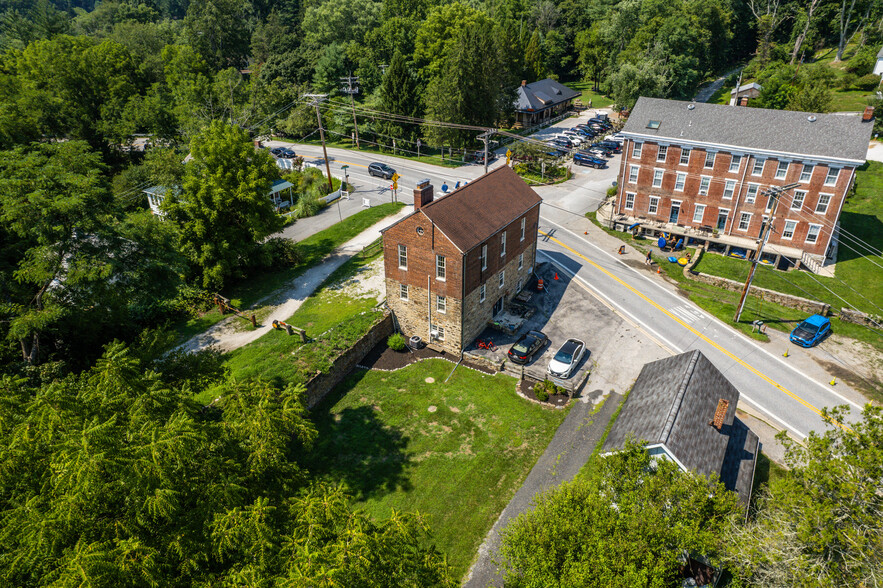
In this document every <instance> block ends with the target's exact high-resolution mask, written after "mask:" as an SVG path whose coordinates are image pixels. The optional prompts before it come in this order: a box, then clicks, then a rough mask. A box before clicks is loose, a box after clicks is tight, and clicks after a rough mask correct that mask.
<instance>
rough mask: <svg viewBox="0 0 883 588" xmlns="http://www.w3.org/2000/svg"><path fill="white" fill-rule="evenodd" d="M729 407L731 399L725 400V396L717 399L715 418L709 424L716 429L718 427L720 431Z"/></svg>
mask: <svg viewBox="0 0 883 588" xmlns="http://www.w3.org/2000/svg"><path fill="white" fill-rule="evenodd" d="M729 407H730V401H729V400H725V399H723V398H721V399H720V400H718V401H717V410H715V411H714V419H712V421H711V422H710V423H708V424H709V425H711V426H712V427H714V428H715V429H717V430H718V431H720V430H721V427H723V426H724V419H726V418H727V409H728V408H729Z"/></svg>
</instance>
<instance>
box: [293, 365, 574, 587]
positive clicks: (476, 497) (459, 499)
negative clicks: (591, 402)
mask: <svg viewBox="0 0 883 588" xmlns="http://www.w3.org/2000/svg"><path fill="white" fill-rule="evenodd" d="M453 367H454V366H453V364H451V363H449V362H447V361H444V360H439V359H433V360H427V361H423V362H419V363H417V364H412V365H410V366H408V367H406V368H404V369H401V370H398V371H395V372H380V371H365V370H357V371H356V372H354V373H353V374H351V375H350V376H349V377H348V379H347V380H346V381H345V382H344V383H343V384H342V385H341V386H339V387H338V389H337V390H336V391H335V393H334V394H332V396H331V397H330V398H329V400H328V401H326V403H325V404H323V405H322V406H320V407H319V408H318V409H317V410H316V411H314V415H315V422H316V425H317V428H318V430H319V437H318V441H317V444H316V447H315V450H314V452H313V456H314V458H313V460H312V462H311V463H308V464H307V468H308V469H309V471H310V472H312V473H314V474H318V475H320V476H323V477H325V478H327V479H329V480H331V481H335V482H338V481H339V482H343V483H344V484H345V485H346V486H347V487H348V488H349V490H350V491H351V492H352V493H353V494H354V495H355V496H356V497H357V501H358V502H359V504H360V506H363V507H364V508H365V509H366V510H367V511H368V513H369V514H371V515H373V516H377V517H387V516H389V514H390V512H391V511H392V510H393V509H396V510H408V511H419V512H422V513H425V514H426V515H427V517H428V522H429V523H430V525H431V526H432V530H433V537H434V539H435V541H436V542H437V545H438V547H439V548H440V549H441V550H442V551H443V552H444V553H445V554H446V555H447V556H448V561H449V562H450V564H451V565H452V566H453V569H454V573H455V574H456V575H457V576H458V577H459V576H462V575H463V574H465V573H466V571H467V569H468V567H469V564H470V562H471V561H472V559H473V557H474V556H475V554H476V552H477V550H478V547H479V545H480V544H481V542H482V541H483V539H484V537H485V535H486V534H487V532H488V530H489V529H490V528H491V526H492V525H493V524H494V522H495V521H496V519H497V517H498V516H499V514H500V512H502V510H503V508H505V506H506V504H507V503H508V502H509V500H510V499H511V498H512V496H513V495H514V494H515V492H516V491H517V490H518V488H519V487H520V486H521V484H522V482H523V481H524V479H525V478H526V477H527V474H528V472H529V471H530V469H531V467H533V465H534V463H535V462H536V460H537V458H539V456H540V455H541V454H542V453H543V451H544V450H545V449H546V446H547V445H548V444H549V441H550V440H551V439H552V437H553V436H554V434H555V431H556V429H557V428H558V426H559V425H560V424H561V423H562V421H563V420H564V417H565V416H566V412H567V411H566V410H550V409H547V408H543V407H540V406H537V405H535V404H532V403H530V402H528V401H526V400H524V399H522V398H520V397H519V396H517V395H516V394H515V390H514V389H515V384H516V381H515V379H513V378H511V377H509V376H506V375H503V374H497V375H495V376H488V375H485V374H481V373H479V372H476V371H473V370H471V369H468V368H464V367H462V366H461V367H458V368H457V369H456V371H455V372H454V373H453V375H452V376H451V377H450V380H448V381H447V382H446V381H445V379H446V378H448V376H449V374H450V373H451V370H452V368H453Z"/></svg>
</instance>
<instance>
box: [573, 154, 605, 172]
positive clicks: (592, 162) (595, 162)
mask: <svg viewBox="0 0 883 588" xmlns="http://www.w3.org/2000/svg"><path fill="white" fill-rule="evenodd" d="M573 163H575V164H577V165H588V166H590V167H594V168H597V169H601V168H603V167H607V162H606V161H605V160H603V159H600V158H598V157H593V156H591V155H586V154H585V153H575V154H574V156H573Z"/></svg>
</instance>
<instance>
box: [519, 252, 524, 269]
mask: <svg viewBox="0 0 883 588" xmlns="http://www.w3.org/2000/svg"><path fill="white" fill-rule="evenodd" d="M523 267H524V253H519V254H518V269H522V268H523Z"/></svg>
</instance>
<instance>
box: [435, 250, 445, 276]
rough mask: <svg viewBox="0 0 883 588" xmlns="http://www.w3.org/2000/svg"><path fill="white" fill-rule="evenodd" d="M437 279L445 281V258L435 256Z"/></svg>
mask: <svg viewBox="0 0 883 588" xmlns="http://www.w3.org/2000/svg"><path fill="white" fill-rule="evenodd" d="M435 279H436V280H441V281H442V282H444V281H445V256H444V255H436V256H435Z"/></svg>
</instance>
